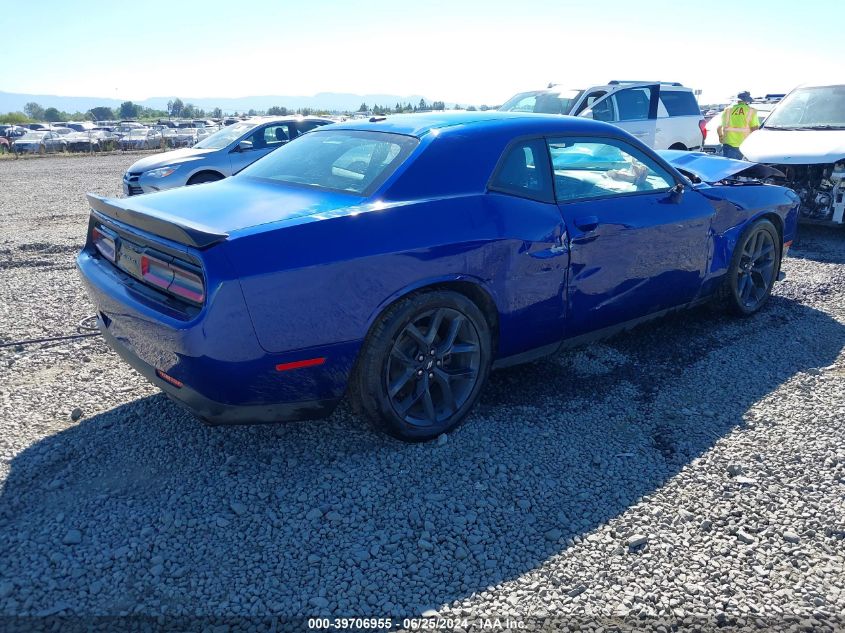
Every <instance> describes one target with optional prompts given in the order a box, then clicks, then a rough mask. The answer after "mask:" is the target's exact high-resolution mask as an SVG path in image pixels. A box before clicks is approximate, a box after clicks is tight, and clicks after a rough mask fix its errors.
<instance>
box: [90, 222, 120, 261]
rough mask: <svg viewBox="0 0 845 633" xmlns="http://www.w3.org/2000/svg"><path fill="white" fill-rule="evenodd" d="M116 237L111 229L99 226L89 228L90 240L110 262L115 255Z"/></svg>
mask: <svg viewBox="0 0 845 633" xmlns="http://www.w3.org/2000/svg"><path fill="white" fill-rule="evenodd" d="M116 237H117V236H115V235H114V234H112V233H111V231H108V230H107V229H104V228H102V227H99V226H95V227H94V228H93V229H91V241H92V242H93V243H94V247H95V248H96V249H97V252H98V253H99V254H100V255H102V256H103V257H105V258H106V259H107V260H109V261H110V262H112V263H114V257H115V245H114V243H115V238H116Z"/></svg>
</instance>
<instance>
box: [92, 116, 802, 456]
mask: <svg viewBox="0 0 845 633" xmlns="http://www.w3.org/2000/svg"><path fill="white" fill-rule="evenodd" d="M773 172H774V170H771V168H767V167H764V166H761V165H755V164H752V163H747V162H744V161H733V160H728V159H723V158H716V157H711V156H707V155H704V154H699V153H694V152H692V153H689V152H664V153H660V154H657V153H655V152H653V151H651V150H649V149H648V148H647V147H645V146H644V145H643V144H641V143H640V142H638V141H637V140H635V139H634V138H633V137H631V136H629V135H628V134H627V133H625V132H623V131H622V130H620V129H618V128H616V127H613V126H610V125H607V124H605V123H601V122H597V121H590V120H585V119H577V118H570V117H560V116H545V115H535V114H515V113H505V112H492V113H476V112H467V113H441V114H430V115H406V116H396V117H391V118H388V119H385V118H383V117H374V118H372V119H369V120H368V121H367V120H360V121H348V122H346V123H342V124H338V125H330V126H326V127H322V128H320V129H317V130H314V131H312V132H309V133H308V134H305V135H303V136H301V137H300V138H298V139H296V140H295V141H292V142H290V143H289V144H287V145H285V146H284V147H282V148H280V149H279V150H277V151H276V152H273V153H272V154H270V155H269V156H267V157H266V158H263V159H261V160H259V161H258V162H256V163H254V164H253V165H252V166H250V167H248V168H247V169H245V170H244V171H242V172H241V173H240V174H238V175H237V176H235V177H233V178H230V179H227V180H224V181H220V182H216V183H211V184H207V185H202V186H199V187H187V188H182V189H175V190H171V191H165V192H162V193H154V194H149V195H144V196H138V197H135V198H132V199H120V200H118V199H106V198H101V197H98V196H94V195H89V196H88V198H89V201H90V205H91V209H92V211H91V216H90V223H89V230H88V237H87V242H86V245H85V248H84V249H83V250H82V252H81V253H80V254H79V257H78V266H79V269H80V271H81V274H82V277H83V279H84V281H85V284H86V286H87V289H88V292H89V294H90V296H91V298H92V300H93V302H94V304H95V305H96V308H97V311H98V317H99V326H100V329H101V330H102V333H103V335H104V336H105V338H106V340H107V341H108V342H109V344H110V345H111V346H112V347H113V348H114V349H115V350H116V351H117V352H118V353H119V354H120V355H121V356H122V357H123V358H124V359H125V360H126V361H127V362H129V363H130V364H131V365H132V366H133V367H134V368H135V369H137V370H138V371H139V372H140V373H141V374H143V375H144V376H145V377H146V378H147V379H149V380H150V381H151V382H153V383H154V384H156V385H157V386H159V387H160V388H161V389H162V390H163V391H165V392H166V393H167V394H168V395H169V396H170V397H171V398H173V399H174V400H176V401H178V402H180V403H182V404H184V405H186V406H187V407H188V408H189V409H191V410H192V411H194V412H195V413H196V414H197V415H198V416H200V417H201V418H203V419H205V420H207V421H210V422H213V423H238V422H244V423H246V422H261V421H276V420H291V419H305V418H314V417H321V416H324V415H327V414H328V413H330V412H331V411H332V409H333V408H334V407H335V405H336V404H337V403H338V401H339V400H340V399H341V398H342V397H343V396H344V394H348V396H349V398H350V400H351V401H352V402H353V404H354V405H355V407H356V409H357V410H359V411H361V412H362V413H364V414H365V415H366V416H367V417H369V418H371V419H372V420H374V421H376V422H377V423H379V424H380V425H381V426H382V427H383V428H384V429H385V430H386V431H388V432H389V433H391V434H393V435H395V436H398V437H400V438H402V439H406V440H424V439H429V438H432V437H435V436H437V435H438V434H440V433H443V432H444V431H447V430H448V429H450V428H452V427H453V426H455V425H456V424H458V423H459V422H460V421H461V420H462V419H463V418H464V417H465V416H466V415H467V413H468V412H469V411H470V410H471V409H472V407H473V405H474V404H475V403H476V401H477V400H478V398H479V394H480V392H481V391H482V388H483V386H484V384H485V381H486V380H487V377H488V374H489V372H490V370H491V369H492V368H497V367H502V366H507V365H512V364H515V363H521V362H525V361H530V360H533V359H536V358H539V357H541V356H544V355H548V354H552V353H554V352H555V351H557V350H558V349H560V348H561V347H562V346H569V345H573V344H577V343H583V342H586V341H588V340H591V339H595V338H598V337H602V336H607V335H609V334H612V333H613V332H616V331H619V330H620V329H622V328H627V327H630V326H632V325H634V324H636V323H640V322H642V321H644V320H647V319H651V318H653V317H656V316H659V315H662V314H665V313H667V312H669V311H671V310H675V309H678V308H684V307H689V306H693V305H696V304H699V303H702V302H704V301H708V300H714V299H715V300H718V301H720V302H722V303H723V304H725V305H726V306H727V307H728V308H729V309H731V310H733V311H734V312H736V313H738V314H740V315H748V314H751V313H754V312H756V311H757V310H759V309H760V308H761V307H762V306H763V305H764V303H765V302H766V300H767V298H768V297H769V294H770V292H771V289H772V286H773V284H774V282H775V281H776V280H777V279H778V278H779V275H780V274H781V273H780V265H781V260H782V258H783V256H784V255H785V253H786V251H787V249H788V248H789V246H790V244H791V243H792V240H793V238H794V237H795V232H796V218H797V210H798V198H797V196H796V195H795V194H794V193H793V192H792V191H790V190H788V189H784V188H781V187H776V186H772V185H767V184H762V182H761V180H760V179H762V178H765V177H767V176H769V175H770V174H771V173H773Z"/></svg>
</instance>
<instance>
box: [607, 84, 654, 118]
mask: <svg viewBox="0 0 845 633" xmlns="http://www.w3.org/2000/svg"><path fill="white" fill-rule="evenodd" d="M613 98H614V99H615V100H616V107H617V109H618V110H619V120H620V121H644V120H646V119H648V113H649V110H650V106H651V89H650V88H627V89H625V90H620V91H619V92H617V93H616V94H615V95H613Z"/></svg>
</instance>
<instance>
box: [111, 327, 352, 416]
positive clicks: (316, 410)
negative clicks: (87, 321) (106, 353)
mask: <svg viewBox="0 0 845 633" xmlns="http://www.w3.org/2000/svg"><path fill="white" fill-rule="evenodd" d="M97 326H98V327H99V328H100V332H102V334H103V338H104V339H105V340H106V343H108V345H109V347H111V348H112V349H113V350H114V351H115V352H117V354H118V356H120V357H121V358H122V359H123V360H125V361H126V362H127V363H128V364H129V365H130V366H131V367H132V368H133V369H135V371H137V372H138V373H139V374H141V375H142V376H143V377H144V378H146V379H147V380H149V381H150V382H151V383H152V384H154V385H155V386H156V387H158V388H159V389H161V390H162V391H163V392H165V393H166V394H167V395H168V396H170V397H171V398H172V399H173V400H175V401H176V402H178V403H179V404H181V405H183V406H184V407H186V408H187V409H188V410H189V411H190V412H191V413H193V414H194V415H196V416H198V417H200V418H202V419H203V420H204V421H206V422H208V423H209V424H215V425H224V424H261V423H266V422H291V421H294V420H316V419H320V418H324V417H326V416H328V415H330V414H331V413H332V411H334V409H335V407H336V406H337V404H338V402H339V399H332V400H308V401H304V402H286V403H283V404H252V405H231V404H226V403H223V402H216V401H215V400H212V399H210V398H207V397H205V396H204V395H202V394H201V393H199V392H197V391H195V390H193V389H191V388H190V387H188V386H186V385H183V386H182V387H176V386H174V385H171V384H170V383H168V382H166V381H164V380H162V379H161V378H159V376H158V374H156V370H155V368H154V367H153V366H152V365H149V364H147V363H145V362H144V361H143V360H141V359H140V358H138V356H136V355H135V354H133V353H132V352H131V351H130V350H129V349H128V348H127V347H125V346H124V345H123V344H122V343H121V342H120V341H118V340H117V338H115V337H114V336H112V334H111V333H110V332H109V330H108V328H107V327H106V326H105V324H104V323H103V321H102V319H100V318H98V319H97Z"/></svg>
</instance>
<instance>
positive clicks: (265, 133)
mask: <svg viewBox="0 0 845 633" xmlns="http://www.w3.org/2000/svg"><path fill="white" fill-rule="evenodd" d="M290 139H291V136H290V129H289V127H288V125H287V124H285V125H268V126H267V127H265V128H263V129H260V130H257V131H256V132H254V133H253V134H250V135H249V136H248V137H246V138H245V139H244V140H243V141H241V144H242V145H243V146H244V147H245V148H247V149H266V148H268V147H278V146H279V145H282V144H284V143H287V142H288V141H289V140H290Z"/></svg>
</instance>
